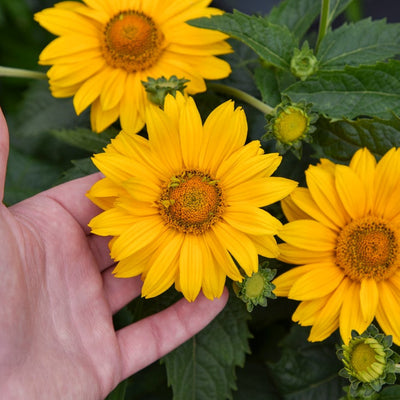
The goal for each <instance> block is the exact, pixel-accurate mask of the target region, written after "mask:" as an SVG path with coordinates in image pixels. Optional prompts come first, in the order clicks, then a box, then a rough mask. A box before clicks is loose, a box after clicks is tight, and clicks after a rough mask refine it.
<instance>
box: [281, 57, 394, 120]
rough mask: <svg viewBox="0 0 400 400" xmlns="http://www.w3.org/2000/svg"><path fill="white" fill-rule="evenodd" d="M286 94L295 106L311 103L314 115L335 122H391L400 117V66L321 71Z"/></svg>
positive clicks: (291, 88)
mask: <svg viewBox="0 0 400 400" xmlns="http://www.w3.org/2000/svg"><path fill="white" fill-rule="evenodd" d="M285 94H286V95H287V96H289V97H290V98H291V99H292V100H293V101H295V102H299V101H305V102H307V103H312V104H313V109H314V111H317V112H319V113H321V114H323V115H326V116H327V117H329V118H332V119H343V118H349V119H352V118H355V117H357V116H376V117H379V118H383V119H390V118H391V117H392V115H393V113H400V62H399V61H396V60H391V61H389V62H388V63H379V64H376V65H373V66H361V67H358V68H355V67H348V68H345V69H344V70H343V71H320V72H318V73H316V74H315V75H313V76H311V77H310V78H309V79H307V80H306V81H302V82H297V83H295V84H294V85H292V86H290V87H289V88H288V89H287V90H286V91H285Z"/></svg>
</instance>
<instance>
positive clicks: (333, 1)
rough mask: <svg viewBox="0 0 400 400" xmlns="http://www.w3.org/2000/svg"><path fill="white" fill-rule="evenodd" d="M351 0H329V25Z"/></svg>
mask: <svg viewBox="0 0 400 400" xmlns="http://www.w3.org/2000/svg"><path fill="white" fill-rule="evenodd" d="M352 1H353V0H330V4H329V15H328V21H329V25H331V24H332V22H333V20H334V19H335V18H336V17H337V16H338V15H340V14H341V13H342V12H343V11H344V10H345V9H346V8H347V7H348V6H349V4H350V3H351V2H352Z"/></svg>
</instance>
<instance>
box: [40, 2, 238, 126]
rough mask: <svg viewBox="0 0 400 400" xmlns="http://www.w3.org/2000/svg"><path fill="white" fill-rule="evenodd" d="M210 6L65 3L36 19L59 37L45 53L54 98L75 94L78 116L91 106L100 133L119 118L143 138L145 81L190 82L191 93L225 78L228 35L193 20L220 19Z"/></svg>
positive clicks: (200, 90) (46, 10) (164, 3)
mask: <svg viewBox="0 0 400 400" xmlns="http://www.w3.org/2000/svg"><path fill="white" fill-rule="evenodd" d="M210 2H211V0H205V1H192V0H170V1H165V0H147V1H142V0H84V4H83V3H79V2H76V1H64V2H61V3H58V4H56V5H55V6H54V7H53V8H48V9H45V10H43V11H41V12H39V13H36V14H35V19H36V20H37V21H38V22H39V23H40V25H42V26H43V27H44V28H46V29H47V30H49V31H50V32H51V33H53V34H55V35H57V36H59V37H58V38H56V39H55V40H53V41H52V42H51V43H50V44H49V45H48V46H47V47H46V48H45V49H44V50H43V51H42V53H41V55H40V59H39V63H40V64H43V65H52V67H51V68H50V69H49V71H48V77H49V82H50V89H51V91H52V94H53V95H54V96H55V97H70V96H74V100H73V103H74V107H75V110H76V112H77V114H78V115H79V114H80V113H81V112H82V111H83V110H85V109H86V108H87V107H88V106H90V105H91V115H90V117H91V124H92V129H93V130H94V131H96V132H101V131H102V130H104V129H105V128H107V127H108V126H109V125H110V124H112V123H113V122H114V121H116V120H117V119H118V117H120V121H121V125H122V128H123V129H124V130H126V131H128V132H132V133H135V132H138V131H139V130H140V129H141V128H143V126H144V123H145V109H146V107H147V106H148V104H149V100H147V97H146V93H145V90H144V87H143V86H142V83H141V81H146V80H147V78H148V77H152V78H159V77H161V76H165V77H167V78H168V77H170V76H172V75H175V76H177V77H178V78H185V79H188V80H189V81H190V82H188V84H187V92H188V93H189V94H194V93H198V92H202V91H205V89H206V86H205V83H204V79H220V78H225V77H226V76H228V75H229V74H230V72H231V69H230V66H229V64H228V63H227V62H225V61H223V60H220V59H218V58H217V57H215V55H219V54H226V53H229V52H231V47H230V46H229V45H228V44H227V43H226V42H225V41H224V40H225V39H226V38H227V36H226V35H224V34H222V33H221V32H217V31H211V30H206V29H200V28H195V27H192V26H189V25H188V24H187V23H186V21H188V20H190V19H194V18H199V17H208V16H211V15H216V14H221V13H222V12H221V11H220V10H218V9H215V8H211V7H207V6H208V4H209V3H210Z"/></svg>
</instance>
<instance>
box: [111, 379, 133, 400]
mask: <svg viewBox="0 0 400 400" xmlns="http://www.w3.org/2000/svg"><path fill="white" fill-rule="evenodd" d="M127 387H128V380H127V379H126V380H124V381H122V382H121V383H120V384H119V385H118V386H117V387H116V388H115V389H114V390H113V391H112V392H111V393H110V394H109V395H108V396H107V397H106V400H124V399H125V393H126V388H127Z"/></svg>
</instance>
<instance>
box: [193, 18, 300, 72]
mask: <svg viewBox="0 0 400 400" xmlns="http://www.w3.org/2000/svg"><path fill="white" fill-rule="evenodd" d="M190 24H191V25H193V26H197V27H199V28H208V29H215V30H218V31H221V32H224V33H226V34H228V35H229V36H231V37H233V38H234V39H237V40H240V41H241V42H243V43H245V44H246V45H247V46H249V47H250V48H251V49H253V50H254V52H255V53H257V54H258V55H259V56H260V57H261V59H262V60H263V61H264V62H266V63H268V64H270V65H273V66H275V67H277V68H281V69H288V68H289V64H290V59H291V57H292V52H293V48H294V47H296V46H297V40H296V39H295V37H294V36H293V34H292V33H291V32H290V30H289V29H288V28H287V27H286V26H282V25H275V24H272V23H270V22H269V21H268V20H267V19H266V18H262V17H257V16H249V15H246V14H243V13H241V12H239V11H234V12H233V14H230V13H226V14H224V15H217V16H213V17H211V18H200V19H196V20H192V21H190ZM266 38H268V40H266Z"/></svg>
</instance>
